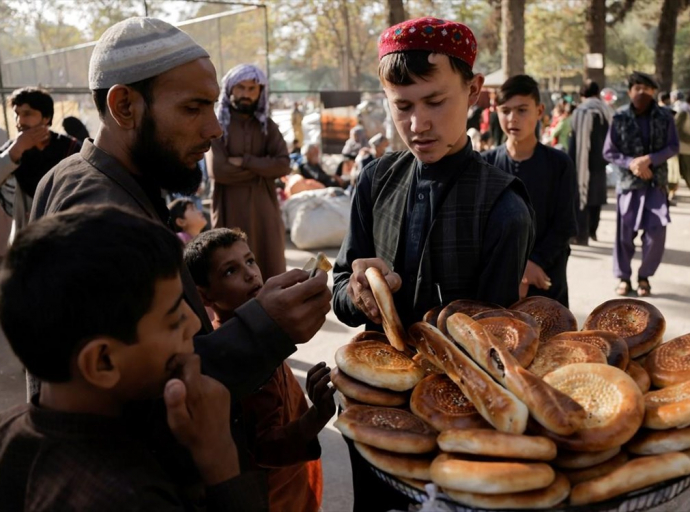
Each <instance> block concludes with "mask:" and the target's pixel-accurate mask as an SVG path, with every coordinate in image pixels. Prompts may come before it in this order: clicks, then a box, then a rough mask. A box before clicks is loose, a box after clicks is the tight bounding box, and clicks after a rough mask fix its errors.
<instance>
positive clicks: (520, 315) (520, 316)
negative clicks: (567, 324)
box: [472, 309, 541, 334]
mask: <svg viewBox="0 0 690 512" xmlns="http://www.w3.org/2000/svg"><path fill="white" fill-rule="evenodd" d="M472 318H473V319H474V320H481V319H483V318H516V319H517V320H521V321H523V322H525V323H526V324H527V325H529V326H530V327H531V328H532V329H534V330H535V331H537V334H539V333H540V332H541V327H540V326H539V324H538V323H537V321H536V320H535V319H534V317H533V316H532V315H530V314H528V313H525V312H524V311H517V310H514V309H490V310H488V311H481V312H480V313H477V314H476V315H472Z"/></svg>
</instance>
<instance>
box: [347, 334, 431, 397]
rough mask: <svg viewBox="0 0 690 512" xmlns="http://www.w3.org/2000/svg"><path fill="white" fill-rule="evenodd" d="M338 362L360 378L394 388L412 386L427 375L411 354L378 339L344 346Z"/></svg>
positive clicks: (355, 376)
mask: <svg viewBox="0 0 690 512" xmlns="http://www.w3.org/2000/svg"><path fill="white" fill-rule="evenodd" d="M335 363H336V364H337V365H338V368H339V369H340V370H341V371H342V372H344V373H345V374H347V375H348V376H350V377H352V378H354V379H357V380H358V381H361V382H363V383H365V384H369V385H370V386H374V387H376V388H385V389H390V390H392V391H407V390H408V389H412V388H413V387H415V385H416V384H417V383H418V382H419V381H420V380H422V378H423V377H424V370H423V369H422V368H421V366H419V365H418V364H417V363H415V362H414V361H413V360H412V359H411V358H410V357H408V356H406V355H405V354H403V353H402V352H400V351H398V350H396V349H394V348H393V347H392V346H390V345H386V344H384V343H381V342H378V341H360V342H358V343H349V344H347V345H343V346H342V347H340V348H339V349H338V350H337V351H336V353H335Z"/></svg>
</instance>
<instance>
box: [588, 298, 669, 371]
mask: <svg viewBox="0 0 690 512" xmlns="http://www.w3.org/2000/svg"><path fill="white" fill-rule="evenodd" d="M583 329H585V330H596V331H610V332H613V333H616V334H618V335H619V336H620V337H621V338H623V339H624V340H625V342H626V343H627V344H628V350H629V351H630V357H631V358H633V359H634V358H637V357H640V356H641V355H644V354H646V353H647V352H649V351H650V350H652V349H653V348H654V347H656V346H657V345H659V344H660V343H661V340H662V337H663V335H664V331H665V330H666V320H665V319H664V316H663V315H662V314H661V312H660V311H659V310H658V309H657V308H656V307H654V306H652V305H651V304H650V303H648V302H645V301H643V300H637V299H614V300H609V301H606V302H604V303H603V304H601V305H600V306H598V307H596V308H595V309H594V311H592V312H591V313H590V315H589V317H587V320H585V325H584V327H583Z"/></svg>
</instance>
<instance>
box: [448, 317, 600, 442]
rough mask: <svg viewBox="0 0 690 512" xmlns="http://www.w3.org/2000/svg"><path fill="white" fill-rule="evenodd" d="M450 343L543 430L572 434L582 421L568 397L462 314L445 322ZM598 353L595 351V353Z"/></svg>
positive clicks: (577, 408) (580, 413)
mask: <svg viewBox="0 0 690 512" xmlns="http://www.w3.org/2000/svg"><path fill="white" fill-rule="evenodd" d="M446 326H447V327H448V331H449V333H450V335H451V339H452V340H453V341H455V342H456V343H457V344H458V345H460V346H461V347H462V348H464V349H465V350H466V351H467V353H468V354H470V356H471V357H472V359H474V360H475V361H476V362H477V363H479V365H480V366H481V367H482V368H484V370H486V371H487V372H488V373H489V374H490V375H491V376H492V377H493V378H495V379H496V380H497V381H498V382H500V383H501V384H503V385H504V386H505V387H506V388H507V389H508V390H509V391H510V392H512V393H513V394H515V396H517V397H518V399H520V400H521V401H522V402H523V403H524V404H525V405H526V406H527V409H528V410H529V412H530V414H531V416H532V417H533V418H534V419H535V420H537V421H538V422H539V423H541V424H542V425H543V426H544V427H545V428H547V429H549V430H551V431H553V432H556V433H559V434H562V435H568V434H572V433H573V432H575V431H576V430H578V429H579V428H580V425H582V423H583V422H584V420H585V411H584V410H583V409H582V407H581V406H580V405H579V404H577V402H575V401H574V400H573V399H571V398H570V397H569V396H567V395H565V394H563V393H561V392H560V391H558V390H556V389H554V388H552V387H551V386H549V385H548V384H546V383H545V382H544V381H543V380H542V379H540V378H539V377H536V376H535V375H533V374H532V373H530V372H528V371H527V370H525V369H524V368H523V367H522V366H520V364H519V363H518V362H517V360H516V359H515V358H514V357H513V356H512V355H511V354H510V352H508V349H506V347H505V346H504V345H503V344H502V343H500V342H499V341H497V340H496V339H495V338H494V337H493V336H492V335H491V334H489V333H488V332H486V330H485V329H484V327H483V326H482V325H481V324H480V323H479V322H477V321H475V320H473V319H472V318H470V317H468V316H467V315H464V314H462V313H456V314H454V315H453V316H451V317H450V318H449V319H448V321H447V322H446ZM595 350H598V349H595Z"/></svg>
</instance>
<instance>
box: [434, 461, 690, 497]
mask: <svg viewBox="0 0 690 512" xmlns="http://www.w3.org/2000/svg"><path fill="white" fill-rule="evenodd" d="M688 460H689V461H690V459H688ZM555 479H556V473H555V472H554V470H553V469H552V468H551V466H549V465H548V464H545V463H543V462H504V461H491V462H485V461H477V460H471V459H469V458H466V457H462V456H458V455H450V454H448V453H442V454H441V455H439V456H438V457H436V458H435V459H434V461H433V462H432V463H431V480H432V482H434V483H435V484H436V485H440V486H441V487H443V488H444V489H446V490H448V489H450V490H454V491H463V492H477V493H482V494H506V493H513V492H523V491H532V490H534V489H543V488H544V487H548V486H549V485H551V484H552V483H553V482H554V480H555Z"/></svg>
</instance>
